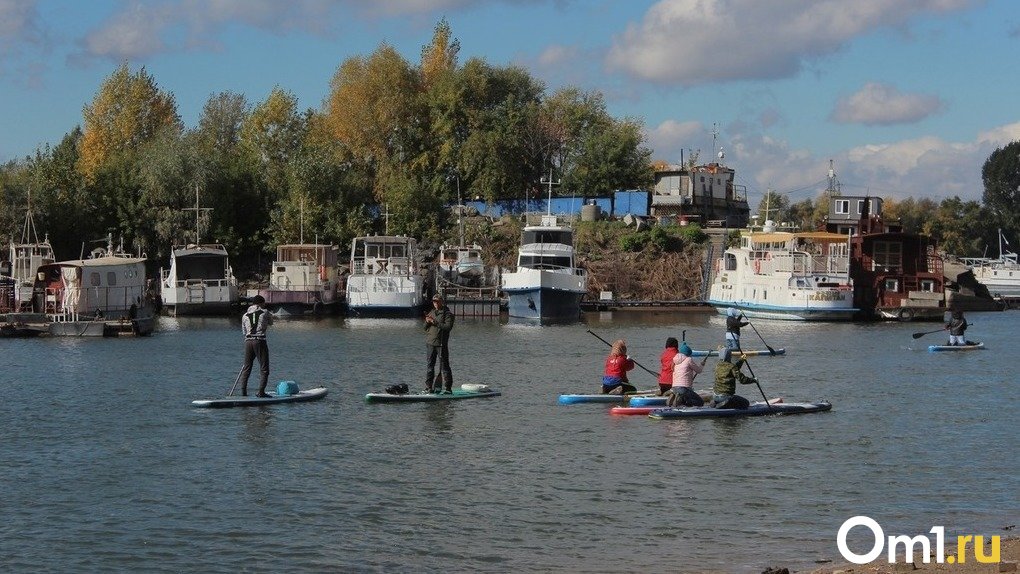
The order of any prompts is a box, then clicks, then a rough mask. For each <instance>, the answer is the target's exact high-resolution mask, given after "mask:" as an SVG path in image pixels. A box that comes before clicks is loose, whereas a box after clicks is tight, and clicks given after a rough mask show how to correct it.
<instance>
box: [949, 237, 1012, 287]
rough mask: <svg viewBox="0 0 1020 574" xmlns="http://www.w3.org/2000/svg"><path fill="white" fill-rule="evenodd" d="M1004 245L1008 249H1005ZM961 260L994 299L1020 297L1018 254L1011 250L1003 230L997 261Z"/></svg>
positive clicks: (988, 259)
mask: <svg viewBox="0 0 1020 574" xmlns="http://www.w3.org/2000/svg"><path fill="white" fill-rule="evenodd" d="M1003 245H1005V246H1006V247H1005V248H1003ZM961 260H962V261H963V263H964V264H965V265H967V266H968V267H969V268H970V270H971V271H972V272H973V273H974V278H975V279H977V281H978V283H981V284H982V285H984V286H985V287H987V288H988V292H989V293H990V294H991V295H992V296H993V297H1020V264H1018V263H1017V254H1016V253H1013V252H1012V251H1010V250H1009V241H1007V240H1006V237H1005V236H1004V235H1003V234H1002V230H1001V229H1000V230H999V257H998V258H997V259H990V258H986V257H967V258H962V259H961Z"/></svg>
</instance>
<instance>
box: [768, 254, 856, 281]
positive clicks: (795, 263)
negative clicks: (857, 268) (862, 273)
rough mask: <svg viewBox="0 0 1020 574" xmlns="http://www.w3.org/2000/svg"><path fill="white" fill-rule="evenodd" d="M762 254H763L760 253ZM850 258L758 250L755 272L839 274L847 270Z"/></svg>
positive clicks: (769, 273) (770, 273)
mask: <svg viewBox="0 0 1020 574" xmlns="http://www.w3.org/2000/svg"><path fill="white" fill-rule="evenodd" d="M758 254H761V255H758ZM847 264H848V258H846V257H830V256H827V255H812V254H808V253H778V254H776V253H772V252H769V251H762V252H756V257H755V258H754V260H753V266H754V272H755V274H758V275H772V274H775V273H790V274H791V275H816V274H819V273H822V274H828V275H839V274H845V273H846V272H847Z"/></svg>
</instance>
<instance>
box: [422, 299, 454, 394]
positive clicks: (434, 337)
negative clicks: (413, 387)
mask: <svg viewBox="0 0 1020 574" xmlns="http://www.w3.org/2000/svg"><path fill="white" fill-rule="evenodd" d="M452 330H453V311H450V308H449V307H447V306H446V305H445V304H444V303H443V297H442V295H440V294H439V293H436V294H435V295H433V296H432V310H431V311H429V313H428V315H425V349H426V357H427V358H428V378H426V379H425V391H426V392H429V393H432V392H437V393H438V392H445V393H446V394H448V395H451V394H453V371H452V370H450V331H452ZM436 358H439V374H440V376H441V377H442V384H441V385H440V384H439V383H438V382H437V381H436V380H435V375H436ZM443 387H445V389H446V390H445V391H444V390H443Z"/></svg>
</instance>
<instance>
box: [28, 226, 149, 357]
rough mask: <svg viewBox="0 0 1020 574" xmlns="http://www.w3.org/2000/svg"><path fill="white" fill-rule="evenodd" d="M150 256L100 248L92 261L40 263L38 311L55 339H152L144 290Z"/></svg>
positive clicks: (34, 306) (36, 291)
mask: <svg viewBox="0 0 1020 574" xmlns="http://www.w3.org/2000/svg"><path fill="white" fill-rule="evenodd" d="M145 288H146V285H145V258H144V257H132V256H130V255H126V254H124V253H122V252H114V251H113V246H112V242H111V245H109V247H108V248H107V249H101V248H100V249H95V250H93V251H92V255H91V257H90V258H89V259H78V260H70V261H59V262H55V263H48V264H44V265H41V266H40V267H39V269H38V270H37V271H36V277H35V284H34V293H35V295H34V297H33V311H34V312H35V313H41V314H44V315H45V317H46V320H47V321H48V322H49V333H50V334H51V335H56V336H71V337H84V336H90V337H102V336H116V335H123V334H134V335H148V334H150V333H152V331H153V329H154V328H155V324H156V320H155V316H154V312H153V308H152V305H151V304H150V301H149V300H148V298H147V297H146V292H145Z"/></svg>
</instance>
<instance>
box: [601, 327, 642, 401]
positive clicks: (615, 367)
mask: <svg viewBox="0 0 1020 574" xmlns="http://www.w3.org/2000/svg"><path fill="white" fill-rule="evenodd" d="M633 368H634V360H633V359H631V358H630V357H628V356H627V342H626V341H624V340H623V339H617V340H616V341H614V342H613V349H612V350H611V351H609V356H608V357H606V370H605V374H604V375H603V376H602V394H604V395H606V394H609V393H614V394H619V393H633V392H634V391H636V390H637V388H635V387H634V385H632V384H630V382H629V381H628V380H627V371H629V370H631V369H633ZM617 389H619V391H618V392H617Z"/></svg>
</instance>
